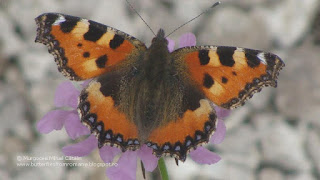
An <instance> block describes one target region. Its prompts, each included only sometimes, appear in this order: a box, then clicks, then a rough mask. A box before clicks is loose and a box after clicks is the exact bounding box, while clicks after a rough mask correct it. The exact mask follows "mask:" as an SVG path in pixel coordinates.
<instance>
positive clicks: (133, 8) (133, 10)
mask: <svg viewBox="0 0 320 180" xmlns="http://www.w3.org/2000/svg"><path fill="white" fill-rule="evenodd" d="M126 2H127V4H128V5H129V7H130V8H131V9H132V10H133V11H134V12H135V13H136V14H137V15H138V16H139V17H140V19H141V20H142V21H143V22H144V24H146V25H147V26H148V28H149V29H150V31H151V32H152V33H153V35H154V36H156V33H154V31H153V30H152V29H151V27H150V26H149V25H148V23H147V22H146V21H145V20H144V19H143V18H142V17H141V16H140V14H139V13H138V12H137V11H136V9H135V8H134V7H133V6H132V5H131V3H130V2H129V1H128V0H126Z"/></svg>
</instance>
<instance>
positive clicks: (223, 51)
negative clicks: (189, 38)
mask: <svg viewBox="0 0 320 180" xmlns="http://www.w3.org/2000/svg"><path fill="white" fill-rule="evenodd" d="M172 56H173V59H174V60H175V61H176V63H177V66H178V67H179V66H186V69H187V73H186V76H187V77H188V78H189V79H190V80H192V81H193V82H195V83H196V85H197V86H198V87H199V88H200V89H202V91H203V92H204V94H205V96H206V97H207V98H209V99H210V100H211V101H212V102H214V103H215V104H216V105H218V106H221V107H223V108H227V109H232V108H236V107H239V106H241V105H243V104H244V102H245V101H246V100H247V99H249V98H251V97H252V95H253V94H254V93H255V92H257V91H260V90H261V88H262V87H264V86H273V87H276V85H277V76H278V74H279V71H280V70H281V69H282V67H283V66H284V63H283V61H282V60H281V59H280V58H279V57H278V56H277V55H275V54H272V53H266V52H263V51H259V50H252V49H246V48H238V47H227V46H193V47H184V48H181V49H177V50H176V51H174V52H173V53H172Z"/></svg>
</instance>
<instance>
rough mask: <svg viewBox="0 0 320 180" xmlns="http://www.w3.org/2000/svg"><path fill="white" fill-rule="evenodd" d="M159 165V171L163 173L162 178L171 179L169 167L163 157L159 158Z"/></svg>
mask: <svg viewBox="0 0 320 180" xmlns="http://www.w3.org/2000/svg"><path fill="white" fill-rule="evenodd" d="M158 167H159V171H160V174H161V179H162V180H169V175H168V171H167V167H166V164H165V162H164V159H163V157H161V158H160V159H159V160H158Z"/></svg>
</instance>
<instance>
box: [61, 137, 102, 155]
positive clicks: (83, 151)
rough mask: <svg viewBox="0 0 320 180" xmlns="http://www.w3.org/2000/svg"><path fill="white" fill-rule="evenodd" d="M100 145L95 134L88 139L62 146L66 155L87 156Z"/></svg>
mask: <svg viewBox="0 0 320 180" xmlns="http://www.w3.org/2000/svg"><path fill="white" fill-rule="evenodd" d="M97 147H98V140H97V138H96V137H95V136H94V135H91V136H89V137H88V138H87V139H86V140H84V141H81V142H79V143H77V144H72V145H69V146H65V147H63V148H62V152H63V154H64V155H66V156H79V157H82V156H87V155H89V154H90V153H91V151H93V150H94V149H95V148H97Z"/></svg>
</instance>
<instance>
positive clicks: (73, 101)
mask: <svg viewBox="0 0 320 180" xmlns="http://www.w3.org/2000/svg"><path fill="white" fill-rule="evenodd" d="M79 95H80V92H79V90H77V89H76V88H75V87H74V86H73V84H72V83H71V82H70V81H65V82H63V83H61V84H60V85H59V86H58V88H57V90H56V94H55V98H54V105H55V106H57V107H63V106H69V107H73V108H77V106H78V96H79Z"/></svg>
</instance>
